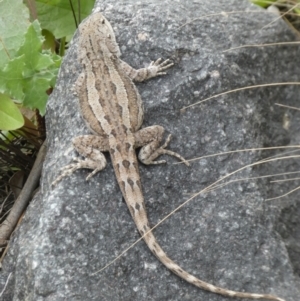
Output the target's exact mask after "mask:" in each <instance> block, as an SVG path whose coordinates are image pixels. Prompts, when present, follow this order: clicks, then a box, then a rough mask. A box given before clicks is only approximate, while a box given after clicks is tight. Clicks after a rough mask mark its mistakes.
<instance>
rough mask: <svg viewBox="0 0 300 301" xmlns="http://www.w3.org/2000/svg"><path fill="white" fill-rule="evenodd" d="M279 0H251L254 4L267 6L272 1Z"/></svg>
mask: <svg viewBox="0 0 300 301" xmlns="http://www.w3.org/2000/svg"><path fill="white" fill-rule="evenodd" d="M276 1H277V0H251V2H252V3H253V4H256V5H258V6H261V7H263V8H266V7H268V6H270V5H271V4H272V2H276Z"/></svg>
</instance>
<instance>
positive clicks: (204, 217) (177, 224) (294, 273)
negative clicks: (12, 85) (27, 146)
mask: <svg viewBox="0 0 300 301" xmlns="http://www.w3.org/2000/svg"><path fill="white" fill-rule="evenodd" d="M97 7H100V8H101V10H102V11H103V13H104V15H105V16H106V17H107V19H108V20H110V22H111V24H112V26H113V28H114V30H115V33H116V37H117V40H118V42H119V45H120V48H121V51H122V54H123V55H122V59H123V60H125V61H126V62H128V63H129V64H130V65H132V66H133V67H136V68H138V67H141V66H144V65H147V64H148V63H149V62H150V61H151V60H154V59H156V58H158V57H162V58H164V59H166V58H171V59H172V60H173V61H174V63H175V66H174V67H173V68H172V69H170V70H169V71H168V75H166V76H164V77H160V78H156V79H153V80H150V81H148V82H147V83H143V84H138V85H137V86H138V89H139V91H140V93H141V96H142V99H143V100H144V103H145V111H146V114H145V121H144V126H148V125H153V124H160V125H162V126H164V127H165V129H166V131H167V133H172V134H173V139H172V142H171V143H170V146H169V149H172V150H174V151H177V152H179V153H181V154H182V155H184V156H185V157H186V158H188V159H190V158H196V157H200V156H205V155H209V154H214V153H219V152H225V151H231V150H236V149H247V148H258V147H265V146H276V145H288V144H297V143H298V144H299V141H300V136H299V133H300V131H299V118H300V117H299V113H298V112H297V111H291V110H290V111H288V110H286V109H283V108H280V107H277V106H275V103H278V102H279V103H284V104H286V105H290V106H297V105H298V103H297V102H298V99H299V87H297V86H293V85H290V86H278V87H269V88H259V89H251V90H246V91H242V92H237V93H232V94H229V95H227V96H221V97H218V98H215V99H212V100H210V101H207V102H204V103H202V104H199V105H196V106H194V107H192V108H188V109H186V110H184V111H181V110H180V109H181V108H183V107H186V106H188V105H190V104H194V103H196V102H197V101H200V100H202V99H205V98H207V97H210V96H212V95H215V94H217V93H221V92H223V91H228V90H231V89H235V88H239V87H244V86H250V85H256V84H264V83H271V82H287V81H299V66H300V56H299V46H276V47H274V46H273V47H261V48H242V49H237V50H232V51H229V52H223V50H226V49H228V48H231V47H236V46H240V45H246V44H263V43H273V42H284V41H294V40H295V36H294V35H293V34H292V32H291V31H290V29H289V28H288V27H287V25H286V24H285V23H284V22H283V21H280V20H279V21H277V22H276V23H273V24H272V25H271V26H268V27H266V28H264V29H262V28H263V26H265V25H266V24H268V23H270V22H271V21H272V20H274V19H275V18H277V16H275V15H272V14H271V13H268V12H266V11H263V10H260V9H258V8H256V7H254V6H251V5H250V4H249V3H248V2H247V1H240V0H235V1H234V0H231V1H228V0H226V1H225V0H220V1H215V2H214V5H213V6H212V3H211V1H207V0H202V1H200V0H199V1H182V2H181V1H174V0H160V1H157V0H155V1H154V0H153V1H150V2H149V1H147V2H140V1H136V0H126V1H119V2H118V5H115V1H112V0H110V1H109V0H106V1H105V0H101V1H98V4H97ZM222 11H223V12H224V11H244V12H239V13H234V14H219V15H216V16H206V17H201V16H205V15H210V14H215V13H220V12H222ZM200 17H201V18H200ZM76 41H77V35H76V36H75V40H74V43H73V44H72V45H71V47H70V49H69V51H68V53H67V55H66V57H65V59H64V63H63V65H62V69H61V72H60V75H59V79H58V81H57V86H56V88H55V90H54V92H53V94H52V95H51V97H50V100H49V104H48V110H47V129H48V144H49V152H48V155H47V159H46V162H45V165H44V171H43V177H42V179H41V191H40V193H39V194H38V195H37V196H36V197H35V198H34V200H33V201H32V202H31V204H30V206H29V208H28V209H27V212H26V214H25V217H24V219H23V221H22V223H21V226H20V227H19V229H18V230H17V231H16V232H15V234H14V236H13V238H12V240H11V245H10V249H9V252H8V254H7V256H6V258H5V260H4V263H3V268H2V273H1V276H0V284H1V287H4V284H5V282H6V279H7V277H8V275H9V274H10V273H11V277H10V279H9V282H8V285H7V287H6V289H5V291H4V293H3V295H2V296H1V297H0V299H1V300H5V301H10V300H12V301H24V300H26V301H54V300H55V301H62V300H72V301H73V300H87V301H89V300H108V301H111V300H113V301H114V300H122V301H127V300H128V301H129V300H153V301H154V300H155V301H156V300H157V301H158V300H172V301H176V300H178V301H179V300H180V301H182V300H210V301H224V300H232V299H231V298H225V297H223V296H219V295H215V294H212V293H208V292H205V291H203V290H201V289H198V288H195V287H193V286H192V285H190V284H187V283H185V282H184V281H183V280H181V279H179V278H178V277H177V276H175V275H173V274H172V273H171V272H169V271H168V270H167V269H166V268H165V267H164V266H163V265H162V264H160V263H159V262H158V261H157V259H156V258H155V257H154V256H153V255H152V254H151V253H150V251H149V250H148V249H147V247H146V245H145V244H144V243H143V242H142V241H141V242H139V243H138V244H137V245H135V246H134V247H133V248H132V249H130V250H129V251H128V252H127V253H126V254H125V255H124V256H123V257H122V258H121V259H119V260H118V261H116V262H115V263H114V264H112V265H111V266H110V267H108V268H107V269H106V270H104V271H102V272H100V273H98V274H96V275H91V274H92V273H94V272H95V271H97V270H99V269H101V268H102V267H104V266H105V265H106V264H107V263H108V262H110V261H111V260H113V259H114V258H115V257H116V256H117V255H118V254H120V253H121V252H122V251H123V250H125V249H126V248H128V247H129V246H130V245H131V244H132V243H133V242H134V241H135V240H136V239H138V238H139V235H138V233H137V231H136V230H135V226H134V224H133V221H132V220H131V217H130V215H129V212H128V210H127V208H126V205H125V203H124V202H123V200H122V196H121V192H120V190H119V188H118V186H117V183H116V180H115V178H114V174H113V170H112V166H111V163H110V159H108V166H107V168H106V169H105V170H104V171H103V172H101V173H99V174H97V175H96V176H94V177H93V178H92V179H91V180H90V181H89V182H86V181H85V180H84V178H85V177H86V175H87V174H88V171H86V170H81V171H77V172H76V173H75V174H73V175H72V176H70V177H69V178H66V179H64V180H63V182H61V183H60V184H58V185H57V186H56V187H55V188H54V189H52V188H51V187H50V183H51V182H52V181H53V180H54V179H55V177H56V176H57V175H58V173H59V169H60V168H61V167H62V166H64V165H66V164H68V163H69V162H70V161H71V159H72V157H73V156H74V155H75V153H74V152H73V151H72V150H71V148H70V146H71V140H72V138H73V137H75V136H76V135H78V134H82V133H88V130H87V128H86V127H85V124H84V122H83V121H82V119H81V117H80V115H79V112H78V103H77V98H76V97H74V96H73V95H72V89H71V88H72V84H73V83H74V82H75V80H76V77H77V76H78V74H79V71H80V66H79V65H78V63H77V61H76V58H77V48H76V47H77V44H76ZM283 117H284V118H285V120H287V119H289V120H290V125H289V127H288V126H287V123H285V124H284V126H285V128H284V127H283V124H282V120H283ZM281 153H283V151H280V152H279V154H281ZM274 154H275V153H271V152H269V153H268V154H266V153H265V152H242V153H234V154H228V155H223V156H218V157H212V158H203V159H201V160H196V161H194V163H193V164H192V166H191V167H190V168H187V167H186V166H184V165H182V164H179V165H175V164H173V163H175V162H176V160H175V159H174V158H170V157H167V158H166V160H167V161H168V164H167V165H164V166H143V165H141V166H140V171H141V177H142V184H143V187H144V195H145V199H146V208H147V209H148V215H149V220H150V223H151V225H154V224H156V223H157V222H158V221H160V220H161V219H162V218H163V217H164V216H166V215H167V214H168V213H169V212H171V211H172V210H174V209H175V208H176V207H177V206H179V205H180V204H181V203H183V202H184V201H185V200H187V199H188V197H189V196H191V194H192V193H195V192H199V191H200V190H201V189H203V188H205V187H206V186H207V185H209V184H211V183H213V182H214V181H216V180H217V179H219V178H220V177H222V176H224V175H226V174H228V173H230V172H232V171H234V170H236V169H238V168H240V167H242V166H244V165H246V164H251V163H253V162H256V161H258V160H260V159H262V158H265V157H267V156H271V155H274ZM107 157H108V156H107ZM288 162H289V163H286V162H285V161H277V162H273V163H271V164H269V165H267V164H265V165H264V166H262V167H261V166H254V167H249V168H247V169H244V170H243V171H242V172H240V173H238V174H237V175H236V176H235V177H234V178H230V179H228V180H232V179H240V178H246V177H256V176H259V175H263V174H270V173H271V174H272V173H273V174H274V173H279V172H286V171H290V170H297V167H298V165H299V163H298V162H299V160H298V161H297V159H294V161H288ZM278 168H279V169H278ZM298 170H299V168H298ZM296 184H297V183H296ZM296 184H295V183H293V184H291V183H290V182H288V183H286V184H283V185H284V186H282V185H281V184H277V185H276V186H271V185H270V184H269V179H268V178H263V179H253V180H247V181H239V182H234V183H233V184H230V185H227V186H223V187H221V188H219V189H218V190H215V191H213V192H210V193H207V194H202V195H199V196H198V197H196V198H195V199H193V200H192V201H190V202H189V203H188V204H187V205H186V206H184V207H183V208H182V209H181V210H180V211H179V212H177V213H176V214H174V215H173V216H172V217H170V218H169V219H168V220H167V221H165V222H164V223H163V224H162V225H161V226H159V227H158V228H157V230H155V235H156V237H157V239H158V241H159V243H160V244H161V246H162V247H163V248H164V249H165V251H166V253H167V254H168V255H169V256H170V257H171V258H172V259H174V260H175V261H176V262H178V263H180V265H181V266H182V267H183V268H184V269H186V270H187V271H189V272H190V273H192V274H193V275H195V276H197V277H199V278H201V279H202V280H205V281H207V282H210V283H213V284H216V285H219V286H221V287H226V288H229V289H234V290H240V291H248V292H253V293H272V294H276V295H278V296H280V297H282V298H285V300H286V301H297V300H299V295H300V285H299V274H300V272H299V271H300V269H299V266H300V263H299V258H298V257H299V256H298V257H297V254H299V250H300V246H299V236H300V234H299V227H298V228H295V226H297V225H299V222H297V221H299V220H300V219H299V215H300V212H299V211H300V210H299V201H298V200H297V197H295V195H296V194H291V195H289V196H288V197H285V198H281V199H277V200H273V201H266V199H267V198H269V197H272V196H277V195H281V194H283V193H284V192H287V191H288V190H289V189H291V187H296ZM272 185H273V184H272ZM291 185H293V186H291ZM297 229H298V230H297ZM297 231H298V232H297ZM297 238H298V243H297Z"/></svg>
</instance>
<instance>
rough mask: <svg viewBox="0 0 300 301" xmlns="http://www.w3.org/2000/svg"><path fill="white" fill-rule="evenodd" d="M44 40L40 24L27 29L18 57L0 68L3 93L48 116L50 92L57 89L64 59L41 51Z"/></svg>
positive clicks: (0, 84) (33, 24) (1, 90)
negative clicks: (47, 106) (49, 90)
mask: <svg viewBox="0 0 300 301" xmlns="http://www.w3.org/2000/svg"><path fill="white" fill-rule="evenodd" d="M43 41H44V37H43V36H42V34H41V28H40V25H39V23H38V21H34V22H33V23H32V24H31V25H30V26H29V27H28V29H27V32H26V34H25V40H24V43H23V44H22V46H21V47H20V48H19V50H18V51H17V53H16V55H18V57H16V58H14V59H13V60H11V61H9V62H8V64H7V65H6V66H5V68H4V69H3V70H1V69H0V92H4V93H6V94H8V95H10V96H11V97H12V98H14V100H15V101H16V102H21V103H23V105H24V106H26V107H27V108H29V109H35V108H37V109H39V111H40V114H41V115H44V114H45V108H46V102H47V99H48V95H47V90H48V89H49V88H51V87H53V86H54V84H55V80H56V76H57V73H58V69H59V66H60V62H61V57H59V56H58V55H56V54H52V53H51V52H50V51H49V50H42V45H43Z"/></svg>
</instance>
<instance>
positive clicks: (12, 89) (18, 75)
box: [0, 55, 25, 102]
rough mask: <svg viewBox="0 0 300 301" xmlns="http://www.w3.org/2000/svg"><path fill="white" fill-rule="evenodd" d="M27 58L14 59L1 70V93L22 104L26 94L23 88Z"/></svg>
mask: <svg viewBox="0 0 300 301" xmlns="http://www.w3.org/2000/svg"><path fill="white" fill-rule="evenodd" d="M24 67H25V56H24V55H22V56H19V57H17V58H14V59H12V60H11V61H9V63H8V64H7V65H6V66H5V68H4V69H3V70H2V69H0V92H2V93H5V94H8V95H10V96H11V97H12V98H14V99H15V100H16V101H17V102H21V101H22V99H23V97H24V93H23V86H22V79H23V70H24Z"/></svg>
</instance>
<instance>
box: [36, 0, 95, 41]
mask: <svg viewBox="0 0 300 301" xmlns="http://www.w3.org/2000/svg"><path fill="white" fill-rule="evenodd" d="M78 2H80V13H81V14H80V18H78V10H79V9H78ZM94 3H95V0H85V1H77V0H76V1H74V0H72V4H73V7H74V11H75V15H76V18H77V22H78V23H79V19H80V20H83V19H84V18H86V17H87V16H88V15H89V14H90V13H91V11H92V8H93V6H94ZM36 8H37V13H38V16H39V21H40V23H41V25H42V28H44V29H47V30H49V31H50V32H52V33H53V34H54V36H55V37H56V38H57V39H59V38H62V37H66V36H70V37H71V36H72V35H73V34H74V31H75V29H76V24H75V21H74V16H73V12H72V9H71V6H70V0H36Z"/></svg>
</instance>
